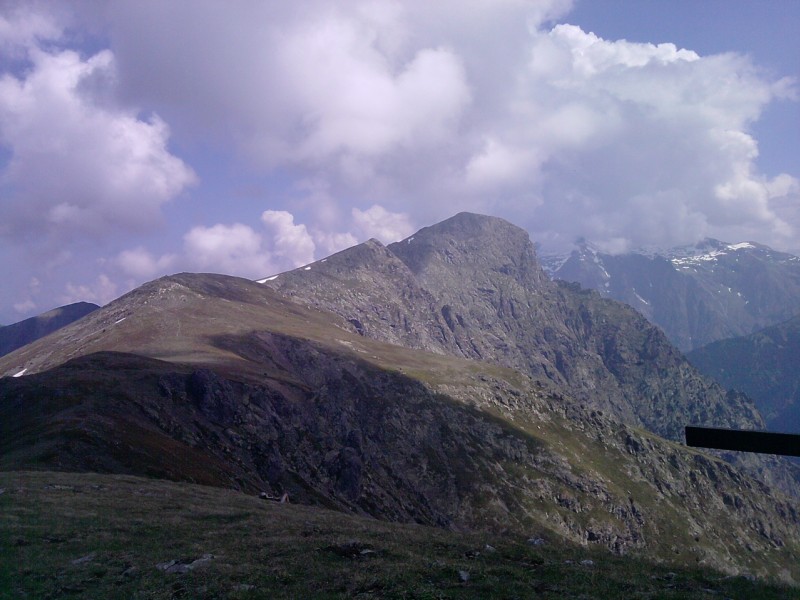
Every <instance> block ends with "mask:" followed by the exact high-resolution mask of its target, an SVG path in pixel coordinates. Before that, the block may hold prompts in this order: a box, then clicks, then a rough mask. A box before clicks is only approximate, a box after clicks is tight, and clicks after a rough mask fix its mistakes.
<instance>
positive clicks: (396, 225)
mask: <svg viewBox="0 0 800 600" xmlns="http://www.w3.org/2000/svg"><path fill="white" fill-rule="evenodd" d="M353 224H354V225H355V228H356V230H357V231H358V232H359V233H361V236H362V237H364V238H373V237H374V238H377V239H379V240H380V241H381V242H383V243H384V244H390V243H392V242H396V241H398V240H401V239H403V238H405V237H408V236H409V235H411V234H412V233H413V232H414V227H413V225H412V224H411V221H410V219H409V218H408V215H407V214H404V213H392V212H389V211H388V210H386V209H385V208H383V207H382V206H379V205H377V204H374V205H372V206H371V207H370V208H368V209H367V210H359V209H358V208H354V209H353Z"/></svg>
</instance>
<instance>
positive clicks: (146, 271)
mask: <svg viewBox="0 0 800 600" xmlns="http://www.w3.org/2000/svg"><path fill="white" fill-rule="evenodd" d="M177 261H178V257H177V256H176V255H175V254H164V255H162V256H159V257H156V256H154V255H153V254H152V253H151V252H149V251H148V250H146V249H145V248H143V247H141V246H139V247H137V248H133V249H130V250H123V251H122V252H120V253H119V255H118V256H117V258H116V259H115V263H116V265H117V266H118V267H119V268H120V269H121V270H122V272H123V273H124V274H125V275H128V276H131V277H135V278H136V279H138V280H140V281H141V280H144V279H147V278H150V277H154V276H156V275H162V274H164V273H166V272H168V271H170V270H171V269H172V268H173V267H174V266H175V264H176V263H177Z"/></svg>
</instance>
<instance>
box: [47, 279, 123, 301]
mask: <svg viewBox="0 0 800 600" xmlns="http://www.w3.org/2000/svg"><path fill="white" fill-rule="evenodd" d="M118 295H119V286H118V285H117V284H116V283H115V282H114V281H112V280H111V278H110V277H109V276H108V275H106V274H105V273H101V274H100V275H98V276H97V278H96V279H95V281H94V282H92V283H89V284H75V283H72V282H68V283H67V285H66V290H65V292H64V293H63V294H62V296H61V299H60V302H61V303H62V304H72V303H74V302H94V303H95V304H99V305H101V306H102V305H104V304H108V303H109V302H111V301H112V300H114V299H115V298H116V297H117V296H118Z"/></svg>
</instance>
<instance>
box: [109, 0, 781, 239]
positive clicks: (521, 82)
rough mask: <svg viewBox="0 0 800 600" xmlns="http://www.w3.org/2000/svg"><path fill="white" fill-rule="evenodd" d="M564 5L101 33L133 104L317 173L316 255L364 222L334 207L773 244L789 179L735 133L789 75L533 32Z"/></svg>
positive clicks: (308, 6) (126, 14) (147, 26)
mask: <svg viewBox="0 0 800 600" xmlns="http://www.w3.org/2000/svg"><path fill="white" fill-rule="evenodd" d="M569 8H570V3H569V2H558V1H538V2H528V1H514V0H508V1H505V2H491V3H490V2H481V1H477V2H472V3H466V4H465V3H455V2H450V1H444V2H441V3H435V5H434V6H432V5H430V3H422V2H415V1H410V2H402V3H400V2H391V1H372V2H352V3H346V4H344V5H341V6H337V7H331V6H330V5H329V4H328V3H324V2H316V1H315V0H306V1H305V2H303V3H297V4H293V5H292V6H291V7H289V6H286V5H283V4H269V3H266V4H263V5H260V6H259V7H257V8H253V7H249V8H248V9H247V10H244V9H243V8H241V7H238V8H237V7H234V8H230V9H226V10H225V11H223V10H222V9H220V8H216V7H214V5H200V6H197V5H193V8H192V10H191V11H188V10H186V7H185V6H183V5H181V3H169V4H164V3H156V4H141V3H121V4H114V5H113V9H112V11H111V15H112V17H111V18H112V22H113V25H112V31H113V35H112V40H113V42H114V49H115V51H116V52H117V53H118V54H119V62H120V65H121V67H120V79H121V81H122V82H123V88H124V89H126V90H127V91H128V93H129V95H130V97H131V98H133V99H137V100H142V101H143V99H145V98H146V99H147V101H148V102H150V103H155V104H156V105H158V106H161V107H163V109H164V111H166V112H169V114H170V115H171V118H173V117H174V119H175V120H176V121H177V122H180V123H181V124H182V125H181V126H182V127H184V128H186V129H187V130H190V131H192V132H194V133H195V134H196V133H197V132H198V131H199V130H200V124H201V123H203V124H207V123H216V124H219V127H220V128H224V130H223V129H219V130H216V131H215V133H214V135H215V136H217V139H219V138H220V136H221V137H223V138H224V137H227V139H228V140H229V142H230V143H231V144H232V145H233V147H235V148H236V149H237V151H239V152H240V153H243V154H244V155H246V156H248V157H249V158H250V160H252V161H253V162H254V164H257V165H261V166H262V167H264V168H268V169H274V168H280V167H281V166H285V165H292V167H293V168H294V169H297V171H296V173H297V174H298V175H299V176H300V177H301V178H302V179H304V180H309V179H311V180H315V181H322V182H324V185H325V189H326V193H327V194H328V196H329V197H331V198H332V199H333V202H334V203H337V204H338V206H339V210H338V215H339V216H338V218H337V219H335V220H333V221H331V219H327V220H326V222H325V225H324V226H323V225H321V223H312V224H311V225H310V231H314V232H316V231H317V230H320V231H323V230H325V231H327V232H328V233H327V234H322V233H320V234H319V235H317V239H318V243H319V247H320V248H330V247H334V246H336V245H337V243H336V242H335V241H334V239H333V238H332V237H331V236H332V235H345V234H331V233H330V232H331V231H336V230H337V228H338V230H339V231H342V230H344V229H346V228H348V227H351V226H352V227H354V229H353V230H352V231H351V232H350V234H351V235H355V236H356V237H358V235H360V233H361V231H359V230H358V229H357V227H359V226H362V225H363V228H366V229H368V228H369V226H368V225H366V223H367V222H368V221H369V220H370V219H371V217H368V216H364V215H363V214H362V211H361V210H360V209H357V210H359V212H357V213H356V212H350V217H351V218H352V219H353V220H355V221H356V223H355V224H349V225H348V223H347V221H348V212H349V211H348V209H349V208H351V207H352V206H353V205H355V206H369V205H370V204H371V203H376V204H379V205H380V206H381V207H384V208H385V210H387V211H389V212H392V213H398V214H399V213H405V214H407V215H409V222H414V223H419V224H425V223H427V222H430V221H432V220H435V219H439V218H442V217H446V216H448V215H449V214H452V213H453V212H456V211H457V210H463V209H466V210H479V211H486V212H492V213H495V214H499V215H501V216H505V217H507V218H510V219H512V220H514V221H516V222H518V223H520V224H522V225H524V226H527V227H528V228H529V229H530V230H531V231H532V232H534V234H535V235H536V236H537V237H539V238H541V239H542V240H543V241H545V242H548V241H551V242H555V241H557V240H558V239H563V240H571V239H574V237H576V236H578V235H583V236H586V237H589V238H592V239H596V240H597V241H598V242H600V243H603V242H604V241H606V242H608V243H611V241H612V240H614V244H616V245H619V240H627V243H629V244H633V245H636V244H638V243H643V242H653V241H654V240H653V237H652V236H656V238H657V241H659V242H663V243H670V242H675V243H678V242H685V241H691V238H695V237H697V236H702V235H708V234H716V235H724V234H725V232H726V231H732V229H731V228H732V227H734V226H737V227H738V226H741V225H743V224H744V223H745V222H747V223H749V224H751V225H752V223H757V225H755V226H753V228H754V231H755V232H760V233H761V237H762V238H763V239H771V240H772V241H773V242H777V241H780V240H782V239H785V238H786V236H788V235H789V234H790V232H791V231H792V230H793V226H792V224H791V223H790V222H789V220H788V219H789V217H788V216H787V214H786V213H785V211H784V212H782V209H781V208H780V207H781V206H785V205H786V202H785V201H781V199H785V197H786V196H785V194H793V193H794V194H796V191H795V192H792V191H791V190H793V189H795V188H796V185H795V183H792V182H796V179H795V178H794V176H793V175H792V174H786V175H782V176H779V177H777V178H774V179H768V178H765V177H763V176H762V175H761V174H759V172H758V169H757V168H756V166H755V164H756V159H757V144H756V141H755V140H754V139H753V137H752V133H751V125H752V124H753V122H754V121H755V120H757V119H758V118H759V116H760V115H761V113H762V111H763V110H764V107H765V106H767V105H768V104H769V103H770V102H772V101H774V100H776V99H779V98H788V97H790V96H792V94H794V93H795V92H794V85H793V84H792V82H791V81H788V80H775V79H770V78H769V77H767V76H766V75H765V74H763V73H762V72H760V71H759V70H758V69H757V68H756V67H755V66H754V65H753V64H752V62H751V61H750V60H749V59H748V58H747V57H744V56H741V55H736V54H721V55H714V56H701V55H699V54H698V53H697V52H694V51H692V50H691V49H684V48H679V47H677V46H675V45H674V44H671V43H661V44H647V43H633V42H628V41H625V40H617V41H615V40H605V39H603V38H601V37H600V36H598V35H595V34H593V33H588V32H585V31H583V30H581V29H580V28H579V27H577V26H574V25H569V24H566V23H561V24H556V25H551V24H549V23H552V19H554V18H559V17H563V16H564V15H565V14H567V13H568V10H569ZM548 20H550V21H548ZM234 31H235V32H236V34H235V35H233V33H232V32H234ZM194 40H197V42H195V41H194ZM199 41H202V43H200V42H199ZM165 55H168V56H171V57H173V59H174V60H171V61H164V60H162V57H163V56H165ZM241 57H247V60H243V59H242V58H241ZM167 82H168V83H169V85H168V84H167ZM170 111H171V112H170ZM787 178H788V181H789V182H790V183H789V184H786V183H785V182H786V181H787ZM781 182H783V183H781ZM781 194H783V195H781ZM443 197H446V198H447V200H448V202H446V203H445V202H441V201H440V200H441V199H442V198H443ZM333 212H336V211H333ZM367 212H368V211H367ZM664 219H669V220H671V224H670V226H668V227H664V226H662V223H663V221H664ZM366 229H365V230H366ZM379 229H380V228H378V229H377V230H379ZM377 230H376V231H377ZM315 235H316V233H315ZM340 239H341V238H340Z"/></svg>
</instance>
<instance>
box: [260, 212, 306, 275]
mask: <svg viewBox="0 0 800 600" xmlns="http://www.w3.org/2000/svg"><path fill="white" fill-rule="evenodd" d="M261 221H262V222H263V223H264V225H265V227H266V228H267V232H268V235H267V243H268V247H269V250H270V255H271V256H272V258H273V260H274V259H278V260H283V261H285V262H287V263H289V264H290V265H291V266H293V267H299V266H300V265H304V264H307V263H310V262H312V261H313V260H314V250H315V245H314V240H313V239H311V236H310V235H309V233H308V231H307V230H306V226H305V225H295V223H294V216H293V215H292V213H290V212H287V211H285V210H265V211H264V212H263V213H262V214H261Z"/></svg>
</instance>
